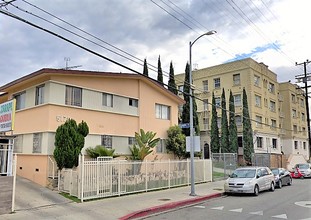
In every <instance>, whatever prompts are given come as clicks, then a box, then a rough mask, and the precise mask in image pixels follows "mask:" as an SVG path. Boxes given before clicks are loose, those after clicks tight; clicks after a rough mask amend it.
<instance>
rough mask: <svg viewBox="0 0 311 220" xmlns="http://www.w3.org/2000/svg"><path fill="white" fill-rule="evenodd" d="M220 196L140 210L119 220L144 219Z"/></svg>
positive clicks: (219, 195)
mask: <svg viewBox="0 0 311 220" xmlns="http://www.w3.org/2000/svg"><path fill="white" fill-rule="evenodd" d="M222 195H223V193H213V194H210V195H207V196H198V197H196V198H192V199H186V200H182V201H178V202H171V203H167V204H164V205H159V206H154V207H150V208H146V209H142V210H139V211H136V212H133V213H130V214H127V215H125V216H123V217H121V218H119V220H129V219H135V218H141V217H144V216H147V215H150V214H154V213H157V212H163V211H167V210H169V209H175V208H177V207H182V206H187V205H191V204H195V203H200V202H202V201H204V200H208V199H213V198H217V197H221V196H222Z"/></svg>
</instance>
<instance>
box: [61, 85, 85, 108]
mask: <svg viewBox="0 0 311 220" xmlns="http://www.w3.org/2000/svg"><path fill="white" fill-rule="evenodd" d="M65 104H66V105H73V106H79V107H81V106H82V89H81V88H77V87H72V86H66V97H65Z"/></svg>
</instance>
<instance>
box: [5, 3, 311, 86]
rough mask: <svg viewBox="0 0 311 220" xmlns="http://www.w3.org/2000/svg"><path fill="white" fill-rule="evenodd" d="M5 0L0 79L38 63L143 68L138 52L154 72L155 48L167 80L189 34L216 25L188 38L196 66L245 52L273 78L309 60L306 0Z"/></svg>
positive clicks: (290, 76)
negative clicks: (267, 69) (206, 34)
mask: <svg viewBox="0 0 311 220" xmlns="http://www.w3.org/2000/svg"><path fill="white" fill-rule="evenodd" d="M9 1H10V0H0V12H1V13H0V76H1V80H0V86H2V85H5V84H7V83H9V82H11V81H13V80H15V79H18V78H20V77H22V76H25V75H28V74H30V73H32V72H35V71H37V70H40V69H42V68H56V69H60V68H65V67H69V68H71V69H76V70H91V71H104V72H123V73H132V72H133V71H131V70H135V71H138V72H141V73H142V71H143V60H144V59H147V63H148V67H149V76H150V77H152V78H154V79H156V77H157V63H158V58H159V56H160V60H161V67H162V70H163V74H164V81H165V82H167V80H168V73H169V65H170V62H172V63H173V66H174V72H175V74H179V73H184V70H185V66H186V63H187V62H188V60H189V42H190V41H191V42H193V41H194V40H195V39H196V38H197V37H199V36H200V35H202V34H204V33H206V32H207V31H210V30H215V31H217V33H216V34H214V35H209V36H204V37H202V38H200V39H199V40H198V41H196V42H195V44H193V46H192V63H193V66H194V67H195V68H198V69H201V68H206V67H209V66H214V65H219V64H223V63H226V62H230V61H233V60H238V59H243V58H248V57H251V58H252V59H254V60H256V61H257V62H263V63H264V64H266V65H267V66H269V69H270V70H271V71H273V72H274V73H276V74H277V78H278V81H279V82H284V81H288V80H291V82H293V83H294V82H296V80H295V76H296V75H300V74H303V66H301V65H298V66H297V65H295V62H297V63H303V62H305V61H307V59H310V60H311V56H310V49H311V46H310V42H309V40H310V39H311V37H310V33H311V32H310V28H309V26H310V25H309V19H308V17H307V16H308V14H309V10H310V8H311V1H310V0H297V1H293V0H251V1H249V0H192V1H191V0H178V1H174V0H113V1H111V0H79V1H76V0H53V1H39V0H27V1H24V0H15V1H12V2H11V4H7V5H4V3H5V2H9ZM3 13H9V14H11V15H13V16H18V18H22V19H23V20H24V21H28V22H31V23H32V24H35V25H37V26H38V27H40V28H44V29H45V30H48V31H49V32H50V33H47V32H45V31H42V30H41V29H38V28H35V27H33V26H30V25H28V24H26V23H25V22H21V21H20V20H17V19H15V18H12V17H9V16H7V15H6V14H3ZM51 33H53V34H51ZM55 35H57V36H61V37H62V39H61V38H59V37H57V36H55ZM64 39H67V40H69V41H71V42H74V43H75V44H77V45H80V46H82V47H84V48H87V49H88V50H90V51H93V52H95V53H96V54H99V55H101V56H102V57H107V58H109V59H110V60H113V61H115V62H117V63H121V64H122V65H123V66H126V67H129V68H130V69H131V70H128V69H126V68H123V67H122V66H119V65H116V64H115V63H112V62H110V61H108V60H107V59H103V58H102V57H100V56H97V55H95V54H93V53H90V52H88V51H86V50H84V49H82V48H80V47H78V46H76V45H73V44H71V43H69V42H68V41H66V40H64ZM309 65H311V63H310V64H309ZM307 67H308V69H307V71H308V72H310V71H309V66H307Z"/></svg>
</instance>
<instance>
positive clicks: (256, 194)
mask: <svg viewBox="0 0 311 220" xmlns="http://www.w3.org/2000/svg"><path fill="white" fill-rule="evenodd" d="M258 195H259V186H258V185H255V188H254V196H258Z"/></svg>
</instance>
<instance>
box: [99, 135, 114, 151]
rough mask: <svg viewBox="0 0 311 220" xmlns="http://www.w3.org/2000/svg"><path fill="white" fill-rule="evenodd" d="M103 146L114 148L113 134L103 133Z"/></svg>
mask: <svg viewBox="0 0 311 220" xmlns="http://www.w3.org/2000/svg"><path fill="white" fill-rule="evenodd" d="M101 145H102V146H104V147H106V148H112V136H110V135H102V143H101Z"/></svg>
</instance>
